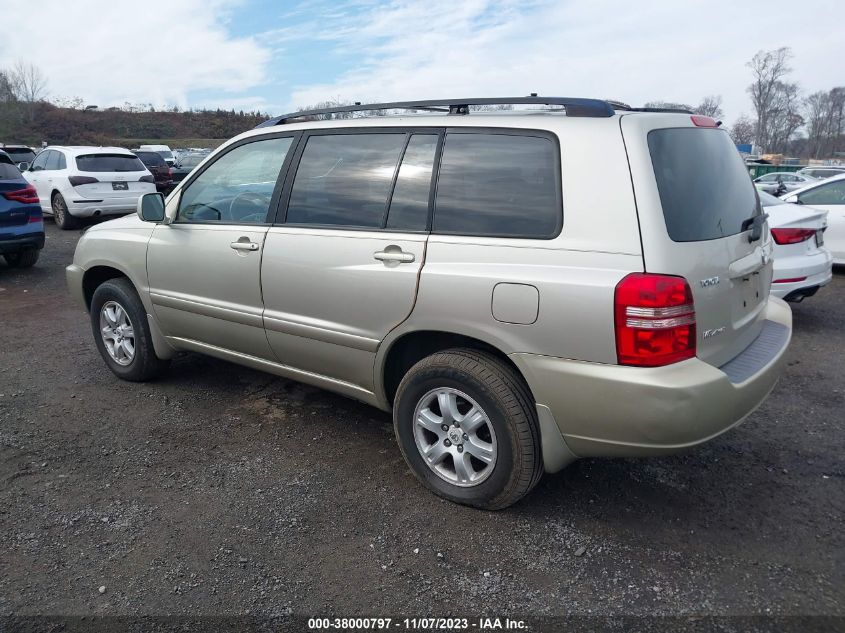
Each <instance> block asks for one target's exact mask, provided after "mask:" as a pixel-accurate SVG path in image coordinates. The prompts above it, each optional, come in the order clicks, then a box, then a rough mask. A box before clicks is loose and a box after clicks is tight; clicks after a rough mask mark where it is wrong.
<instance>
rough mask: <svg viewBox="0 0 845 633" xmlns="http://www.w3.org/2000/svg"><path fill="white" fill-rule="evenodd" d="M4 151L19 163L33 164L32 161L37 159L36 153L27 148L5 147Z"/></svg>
mask: <svg viewBox="0 0 845 633" xmlns="http://www.w3.org/2000/svg"><path fill="white" fill-rule="evenodd" d="M3 151H4V152H6V153H7V154H8V155H9V156H11V157H12V160H14V161H15V162H17V163H20V162H21V161H27V162H32V159H33V158H35V152H33V151H32V150H31V149H27V148H25V147H4V148H3Z"/></svg>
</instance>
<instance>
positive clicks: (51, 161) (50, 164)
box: [44, 150, 61, 171]
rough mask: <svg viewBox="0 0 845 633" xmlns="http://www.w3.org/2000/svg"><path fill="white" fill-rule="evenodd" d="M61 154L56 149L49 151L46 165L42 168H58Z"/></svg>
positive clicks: (50, 169) (49, 169)
mask: <svg viewBox="0 0 845 633" xmlns="http://www.w3.org/2000/svg"><path fill="white" fill-rule="evenodd" d="M60 156H61V154H59V153H58V152H56V151H52V150H51V151H50V152H48V153H47V166H46V167H44V169H46V170H48V171H52V170H54V169H59V158H60Z"/></svg>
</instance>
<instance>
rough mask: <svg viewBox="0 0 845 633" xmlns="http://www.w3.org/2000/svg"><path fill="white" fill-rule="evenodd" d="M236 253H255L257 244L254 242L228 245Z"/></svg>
mask: <svg viewBox="0 0 845 633" xmlns="http://www.w3.org/2000/svg"><path fill="white" fill-rule="evenodd" d="M229 246H231V247H232V248H234V249H235V250H236V251H257V250H258V244H256V243H255V242H232V243H231V244H229Z"/></svg>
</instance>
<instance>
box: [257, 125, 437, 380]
mask: <svg viewBox="0 0 845 633" xmlns="http://www.w3.org/2000/svg"><path fill="white" fill-rule="evenodd" d="M440 138H441V132H440V130H437V129H415V130H412V131H406V130H401V129H397V128H389V129H379V128H365V129H361V130H349V129H338V130H333V131H328V132H326V131H315V132H311V133H308V134H306V135H305V136H304V138H303V139H302V141H301V142H300V148H299V150H298V152H297V156H296V158H295V161H296V165H297V167H296V169H295V170H294V169H292V170H291V172H292V173H291V176H290V177H289V181H290V182H289V183H288V185H287V186H286V188H285V190H286V195H285V197H284V199H286V200H287V205H286V214H284V213H283V215H282V216H280V217H279V218H278V219H277V224H276V225H274V226H273V228H271V229H270V231H269V232H268V234H267V239H266V241H265V246H264V259H263V262H262V265H261V287H262V290H263V293H264V306H265V311H264V327H265V328H266V330H267V338H268V339H269V341H270V345H271V346H272V348H273V351H274V352H275V354H276V356H277V357H278V359H279V361H280V362H281V363H283V364H284V365H288V366H290V367H293V368H296V369H299V370H301V371H306V372H311V373H315V374H319V375H326V376H329V377H330V378H333V379H335V380H338V381H342V382H344V383H347V384H351V385H353V387H351V388H350V391H351V392H352V393H353V394H354V393H355V392H357V391H358V390H360V389H364V390H366V391H368V392H371V391H372V390H373V388H374V387H373V384H372V383H373V362H374V358H375V352H376V349H377V348H378V346H379V343H380V342H381V341H382V340H383V339H384V337H385V336H386V335H387V333H388V332H390V330H392V329H393V328H394V327H396V326H397V325H398V324H400V323H401V322H402V321H404V320H405V319H406V318H407V317H408V315H409V314H410V313H411V310H412V308H413V306H414V302H415V300H416V293H417V281H418V278H419V273H420V269H421V267H422V265H423V260H424V258H425V248H426V239H427V237H428V232H427V229H428V218H429V211H430V204H431V183H432V172H433V165H434V158H435V155H436V152H437V147H438V144H439V142H440ZM282 211H283V212H284V211H285V207H283V209H282Z"/></svg>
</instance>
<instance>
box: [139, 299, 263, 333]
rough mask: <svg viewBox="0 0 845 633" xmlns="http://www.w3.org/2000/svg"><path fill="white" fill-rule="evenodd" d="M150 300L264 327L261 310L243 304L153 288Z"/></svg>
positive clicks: (194, 312)
mask: <svg viewBox="0 0 845 633" xmlns="http://www.w3.org/2000/svg"><path fill="white" fill-rule="evenodd" d="M150 301H152V303H153V305H157V306H161V307H163V308H173V309H175V310H182V311H183V312H190V313H192V314H199V315H201V316H207V317H211V318H214V319H221V320H223V321H231V322H233V323H240V324H242V325H251V326H253V327H257V328H263V327H264V324H263V323H262V319H261V310H257V311H256V310H248V309H245V308H244V307H241V306H239V307H235V306H234V305H233V304H223V303H219V304H211V303H205V302H203V301H197V300H196V298H194V297H192V298H190V299H188V298H185V297H180V296H176V295H174V294H170V293H162V292H161V291H153V290H151V291H150Z"/></svg>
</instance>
